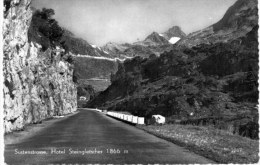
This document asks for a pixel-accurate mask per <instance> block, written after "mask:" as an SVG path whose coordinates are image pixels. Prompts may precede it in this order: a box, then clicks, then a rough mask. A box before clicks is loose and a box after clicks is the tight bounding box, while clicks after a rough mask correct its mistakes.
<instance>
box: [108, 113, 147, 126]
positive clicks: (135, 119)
mask: <svg viewBox="0 0 260 165" xmlns="http://www.w3.org/2000/svg"><path fill="white" fill-rule="evenodd" d="M106 114H107V115H108V116H111V117H114V118H116V119H119V120H123V121H126V122H128V123H132V124H141V125H143V124H144V117H138V116H133V115H126V114H122V113H118V112H106Z"/></svg>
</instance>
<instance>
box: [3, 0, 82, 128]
mask: <svg viewBox="0 0 260 165" xmlns="http://www.w3.org/2000/svg"><path fill="white" fill-rule="evenodd" d="M30 3H31V0H9V1H8V0H5V1H4V5H5V13H4V16H5V18H4V24H3V37H4V60H3V73H4V86H3V87H4V116H3V117H4V129H5V133H8V132H12V131H14V130H21V129H23V127H24V126H25V125H26V124H29V123H37V122H41V121H42V120H43V119H46V118H49V117H51V116H54V115H62V114H67V113H71V112H73V111H75V110H76V107H77V102H76V99H77V90H76V85H75V84H74V82H73V66H72V65H71V64H69V63H67V62H66V61H64V60H63V59H62V58H61V54H62V53H64V50H63V49H61V48H59V47H56V49H52V48H48V49H47V50H46V51H44V52H43V51H41V46H40V45H38V44H37V43H33V42H31V43H29V42H28V28H29V26H30V22H31V18H32V11H31V9H30Z"/></svg>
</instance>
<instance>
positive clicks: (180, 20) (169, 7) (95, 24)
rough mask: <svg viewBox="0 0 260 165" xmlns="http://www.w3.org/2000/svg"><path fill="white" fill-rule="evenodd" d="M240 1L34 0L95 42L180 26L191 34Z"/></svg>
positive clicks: (123, 39)
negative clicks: (50, 9)
mask: <svg viewBox="0 0 260 165" xmlns="http://www.w3.org/2000/svg"><path fill="white" fill-rule="evenodd" d="M235 1H236V0H33V6H34V7H35V8H37V9H41V8H43V7H45V8H52V9H54V11H55V16H54V18H55V19H56V20H57V21H58V22H59V25H60V26H62V27H64V28H66V29H68V30H70V31H71V32H73V33H74V34H75V35H76V36H77V37H80V38H83V39H85V40H86V41H88V42H89V43H91V44H95V45H98V46H102V45H104V44H106V43H108V42H116V43H133V42H136V41H138V40H143V39H145V37H147V36H148V35H149V34H150V33H152V32H154V31H155V32H158V33H162V32H165V31H167V30H168V29H169V28H171V27H172V26H180V27H181V29H182V30H183V31H184V32H185V33H186V34H189V33H191V32H194V31H197V30H200V29H203V28H205V27H208V26H210V25H212V24H214V23H216V22H217V21H219V20H220V19H221V18H222V17H223V15H224V14H225V12H226V10H227V9H228V8H229V7H230V6H231V5H232V4H234V3H235Z"/></svg>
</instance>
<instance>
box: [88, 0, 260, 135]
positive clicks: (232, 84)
mask: <svg viewBox="0 0 260 165" xmlns="http://www.w3.org/2000/svg"><path fill="white" fill-rule="evenodd" d="M237 4H242V5H237ZM252 4H253V5H252ZM234 6H235V8H238V9H236V10H233V8H234ZM234 6H233V7H231V9H229V10H228V12H227V13H228V15H232V16H233V15H236V13H237V11H240V12H241V11H245V10H246V11H247V12H249V13H250V15H246V17H245V18H243V19H245V20H248V19H249V20H251V23H250V24H248V22H246V21H244V23H243V22H242V23H241V24H236V23H234V22H233V23H231V22H232V21H235V22H237V19H232V20H231V22H230V23H228V25H230V24H232V25H233V24H236V25H238V26H237V27H233V26H231V27H228V29H229V30H230V29H231V30H232V35H229V36H228V40H224V39H227V35H225V34H226V31H225V30H226V29H227V24H226V23H221V24H222V25H221V26H220V27H218V28H217V29H218V30H216V29H215V30H216V31H215V32H214V31H212V32H211V33H210V35H211V36H214V37H213V38H211V39H212V41H213V42H211V40H208V38H207V37H201V36H205V35H207V34H206V33H205V29H204V30H202V31H200V32H199V33H194V34H193V37H198V36H199V38H198V42H197V40H196V42H195V43H194V41H195V40H194V39H193V38H191V35H188V36H187V38H185V39H183V40H182V41H180V42H179V43H178V44H179V45H181V44H183V45H181V46H180V47H171V49H170V51H166V52H164V53H162V54H161V55H160V56H157V57H156V56H152V55H151V56H149V58H142V57H135V58H133V59H129V60H126V61H125V62H124V63H123V64H120V65H119V66H118V71H117V73H116V74H115V75H112V76H111V82H112V83H111V86H109V87H108V89H107V90H105V91H104V92H101V93H100V94H99V95H98V96H97V97H95V98H94V99H93V100H91V101H90V102H89V104H88V106H90V107H101V108H102V107H103V108H107V109H108V110H113V111H122V110H125V111H129V112H131V113H132V114H133V115H138V116H144V117H146V118H147V119H149V118H150V117H151V116H152V115H154V114H161V115H163V116H166V117H167V119H168V122H169V123H171V122H175V121H177V120H179V121H181V123H182V124H195V125H214V126H215V127H217V128H220V129H225V130H228V131H229V132H232V133H235V134H239V135H242V136H247V137H250V138H253V139H257V138H258V111H257V104H258V82H257V80H258V69H259V68H258V33H257V32H258V25H257V24H258V22H257V20H256V19H255V18H257V15H255V14H256V13H255V12H250V11H251V10H252V11H254V9H255V8H256V6H255V0H251V1H243V0H238V2H236V3H235V5H234ZM226 15H227V14H225V16H224V17H223V19H224V20H225V17H226ZM247 16H250V18H247ZM223 19H222V20H223ZM220 22H223V21H220ZM224 22H225V21H224ZM217 25H219V23H217V24H215V25H214V27H216V26H217ZM211 27H213V26H211ZM244 27H247V28H246V29H245V30H241V29H243V28H244ZM219 29H222V30H219ZM220 31H221V33H220ZM224 32H225V33H224ZM195 34H196V35H195ZM233 34H237V35H233ZM184 41H185V43H184ZM204 41H205V42H204ZM224 41H225V42H224ZM187 43H188V45H187V46H185V45H186V44H187ZM193 43H194V44H193ZM189 44H191V45H193V47H190V46H191V45H189ZM194 45H196V46H194ZM133 53H134V52H133ZM146 122H147V123H149V120H147V121H146Z"/></svg>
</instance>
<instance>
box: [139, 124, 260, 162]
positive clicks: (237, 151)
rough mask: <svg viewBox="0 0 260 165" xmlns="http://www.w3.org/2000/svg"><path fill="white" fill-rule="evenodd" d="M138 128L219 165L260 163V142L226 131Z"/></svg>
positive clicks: (165, 127)
mask: <svg viewBox="0 0 260 165" xmlns="http://www.w3.org/2000/svg"><path fill="white" fill-rule="evenodd" d="M138 127H139V128H141V129H143V130H145V131H147V132H149V133H151V134H153V135H155V136H158V137H161V138H163V139H166V140H168V141H171V142H173V143H176V144H178V145H181V146H184V147H186V148H188V149H190V150H192V151H194V152H195V153H197V154H200V155H202V156H205V157H207V158H210V159H212V160H214V161H216V162H218V163H257V162H258V160H259V157H258V153H259V148H258V146H259V141H258V140H251V139H248V138H245V137H241V136H239V135H233V134H230V133H228V132H225V131H223V130H218V129H214V128H212V127H200V126H192V125H163V126H151V125H150V126H138Z"/></svg>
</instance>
